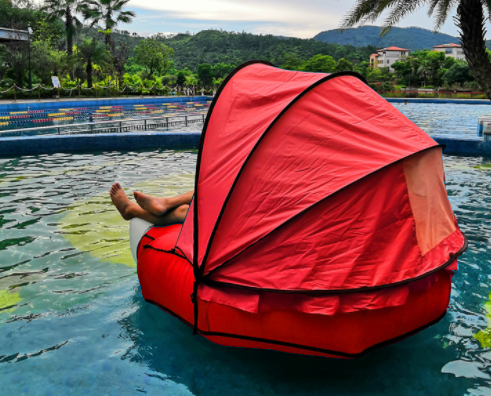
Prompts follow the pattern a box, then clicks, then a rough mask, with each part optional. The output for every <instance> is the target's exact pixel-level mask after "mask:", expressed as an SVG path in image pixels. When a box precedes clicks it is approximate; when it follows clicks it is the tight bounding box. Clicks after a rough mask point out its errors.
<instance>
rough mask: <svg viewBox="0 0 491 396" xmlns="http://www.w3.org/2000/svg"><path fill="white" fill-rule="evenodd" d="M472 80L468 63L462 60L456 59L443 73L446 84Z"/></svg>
mask: <svg viewBox="0 0 491 396" xmlns="http://www.w3.org/2000/svg"><path fill="white" fill-rule="evenodd" d="M469 81H473V78H472V75H471V70H470V69H469V65H468V64H467V62H464V61H457V62H455V63H454V65H453V66H452V67H451V68H450V69H448V71H447V72H446V73H445V83H446V84H447V85H453V84H464V83H466V82H469Z"/></svg>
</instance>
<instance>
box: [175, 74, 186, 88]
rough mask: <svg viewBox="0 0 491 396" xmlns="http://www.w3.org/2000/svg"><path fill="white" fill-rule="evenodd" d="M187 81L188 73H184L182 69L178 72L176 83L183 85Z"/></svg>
mask: <svg viewBox="0 0 491 396" xmlns="http://www.w3.org/2000/svg"><path fill="white" fill-rule="evenodd" d="M185 82H186V75H185V74H184V72H183V71H180V72H179V73H177V80H176V83H177V84H178V85H183V84H184V83H185Z"/></svg>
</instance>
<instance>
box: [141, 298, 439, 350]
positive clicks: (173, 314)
mask: <svg viewBox="0 0 491 396" xmlns="http://www.w3.org/2000/svg"><path fill="white" fill-rule="evenodd" d="M145 301H146V302H148V303H150V304H152V305H155V306H156V307H157V308H159V309H161V310H162V311H165V312H167V313H168V314H170V315H172V316H174V317H176V318H177V319H179V320H180V321H181V322H182V323H184V324H185V325H186V326H188V327H190V328H191V329H193V328H194V327H195V326H193V325H192V324H191V323H189V322H188V321H187V320H185V319H184V318H182V317H181V316H179V315H177V314H176V313H175V312H172V311H171V310H170V309H168V308H166V307H164V306H162V305H160V304H159V303H157V302H155V301H152V300H147V299H145ZM446 314H447V311H446V310H445V311H444V312H443V313H442V314H441V315H440V316H439V317H438V318H436V319H435V320H433V321H431V322H429V323H427V324H425V325H423V326H421V327H418V328H417V329H414V330H412V331H410V332H408V333H405V334H402V335H400V336H398V337H395V338H392V339H390V340H387V341H384V342H381V343H378V344H375V345H372V346H371V347H369V348H367V349H365V350H363V351H362V352H360V353H347V352H339V351H332V350H329V349H323V348H316V347H310V346H306V345H299V344H293V343H289V342H284V341H276V340H268V339H263V338H256V337H249V336H243V335H239V334H228V333H220V332H213V331H202V330H200V329H197V331H198V334H200V335H202V336H205V337H206V336H210V337H229V338H236V339H240V340H247V341H254V342H264V343H268V344H275V345H281V346H286V347H290V348H296V349H303V350H305V351H311V352H320V353H325V354H327V355H336V356H339V357H341V358H360V357H363V356H365V355H366V354H367V353H369V352H372V351H374V350H376V349H379V348H382V347H384V346H388V345H391V344H394V343H396V342H398V341H401V340H403V339H405V338H408V337H411V336H413V335H415V334H417V333H419V332H420V331H423V330H426V329H427V328H429V327H431V326H433V325H435V324H437V323H438V322H440V320H442V319H443V318H444V317H445V315H446Z"/></svg>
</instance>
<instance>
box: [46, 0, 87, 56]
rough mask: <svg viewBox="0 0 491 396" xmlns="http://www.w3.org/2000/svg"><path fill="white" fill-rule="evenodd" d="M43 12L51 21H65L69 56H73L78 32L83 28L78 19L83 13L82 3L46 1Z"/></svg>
mask: <svg viewBox="0 0 491 396" xmlns="http://www.w3.org/2000/svg"><path fill="white" fill-rule="evenodd" d="M41 10H42V11H44V12H46V13H47V15H48V20H49V21H55V20H57V19H63V21H64V22H65V33H66V37H67V52H68V55H72V53H73V39H74V37H75V33H76V30H77V29H79V28H81V27H82V22H81V21H80V20H79V19H78V17H77V14H78V13H79V12H80V11H81V3H80V2H79V1H78V0H45V2H44V6H43V7H42V8H41Z"/></svg>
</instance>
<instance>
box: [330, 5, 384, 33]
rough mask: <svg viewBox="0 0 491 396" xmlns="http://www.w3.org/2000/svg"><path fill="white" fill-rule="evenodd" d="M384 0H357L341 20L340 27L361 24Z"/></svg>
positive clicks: (346, 27) (344, 27) (345, 27)
mask: <svg viewBox="0 0 491 396" xmlns="http://www.w3.org/2000/svg"><path fill="white" fill-rule="evenodd" d="M382 1H384V0H357V4H356V5H355V6H354V7H353V8H352V9H351V10H350V11H349V12H348V13H347V14H346V16H345V17H344V19H343V20H342V21H341V26H340V29H341V30H343V29H348V28H350V27H353V26H355V25H357V24H359V23H360V22H361V21H362V20H364V19H365V18H366V17H367V16H369V15H371V14H372V13H373V12H374V10H375V9H376V8H377V7H378V6H379V4H380V3H381V2H382Z"/></svg>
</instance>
